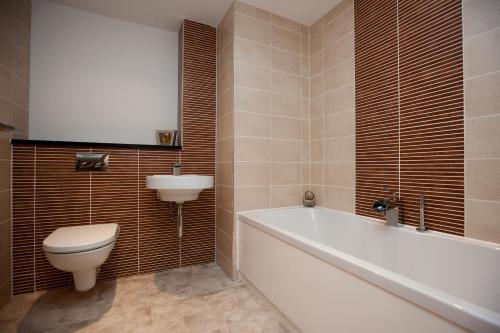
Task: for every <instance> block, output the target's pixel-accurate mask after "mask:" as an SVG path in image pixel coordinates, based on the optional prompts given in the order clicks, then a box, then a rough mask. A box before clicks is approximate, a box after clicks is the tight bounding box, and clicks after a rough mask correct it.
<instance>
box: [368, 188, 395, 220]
mask: <svg viewBox="0 0 500 333" xmlns="http://www.w3.org/2000/svg"><path fill="white" fill-rule="evenodd" d="M383 190H386V191H388V192H389V193H391V198H382V199H378V200H375V201H374V202H373V204H372V209H373V210H374V211H376V212H377V213H382V214H384V217H385V220H386V221H387V225H390V226H393V227H398V226H399V206H400V200H399V198H398V192H395V191H390V190H388V189H387V188H386V187H383Z"/></svg>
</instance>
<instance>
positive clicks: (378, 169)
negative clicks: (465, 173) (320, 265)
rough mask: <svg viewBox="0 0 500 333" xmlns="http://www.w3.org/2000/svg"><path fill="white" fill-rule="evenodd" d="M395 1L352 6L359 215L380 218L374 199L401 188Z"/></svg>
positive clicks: (360, 0)
mask: <svg viewBox="0 0 500 333" xmlns="http://www.w3.org/2000/svg"><path fill="white" fill-rule="evenodd" d="M397 23H398V21H397V1H396V0H393V1H382V2H378V1H377V2H376V1H369V0H356V1H355V2H354V26H355V57H356V58H355V64H356V214H359V215H365V216H372V217H376V218H380V215H379V214H378V213H375V212H373V211H372V209H371V205H372V202H373V200H374V199H376V198H379V197H387V196H388V193H387V191H384V190H382V187H384V186H385V187H387V188H388V189H390V190H392V191H398V190H399V90H398V89H399V87H398V27H397Z"/></svg>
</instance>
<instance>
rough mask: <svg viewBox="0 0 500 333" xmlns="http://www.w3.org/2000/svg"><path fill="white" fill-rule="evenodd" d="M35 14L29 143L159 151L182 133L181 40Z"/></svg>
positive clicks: (77, 17) (122, 25) (38, 5)
mask: <svg viewBox="0 0 500 333" xmlns="http://www.w3.org/2000/svg"><path fill="white" fill-rule="evenodd" d="M32 6H33V9H32V10H33V12H32V30H31V31H32V32H31V59H30V60H31V84H30V108H29V112H30V134H29V137H30V139H40V140H65V141H88V142H108V143H137V144H155V143H156V137H155V130H157V129H177V112H178V111H177V99H178V96H177V90H178V87H177V85H178V78H177V72H178V68H177V64H178V53H177V52H178V34H177V33H175V32H171V31H166V30H161V29H157V28H152V27H148V26H144V25H139V24H135V23H131V22H127V21H122V20H117V19H113V18H110V17H106V16H101V15H96V14H92V13H90V12H85V11H81V10H78V9H73V8H70V7H65V6H61V5H56V4H53V3H50V2H46V1H41V0H34V1H33V5H32Z"/></svg>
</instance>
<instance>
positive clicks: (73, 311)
mask: <svg viewBox="0 0 500 333" xmlns="http://www.w3.org/2000/svg"><path fill="white" fill-rule="evenodd" d="M0 332H2V333H4V332H5V333H7V332H23V333H24V332H61V333H70V332H119V333H126V332H169V333H173V332H186V333H187V332H189V333H195V332H203V333H208V332H214V333H215V332H217V333H225V332H235V333H236V332H238V333H247V332H248V333H253V332H266V333H267V332H269V333H272V332H295V331H294V329H293V328H292V327H291V326H290V325H289V323H288V322H287V320H286V319H284V318H283V317H282V316H281V315H280V314H279V313H278V312H277V311H276V310H275V309H274V308H273V307H272V306H271V305H269V303H268V302H267V301H266V300H264V299H263V298H262V297H261V296H260V295H259V294H257V293H256V292H255V291H253V290H252V289H251V288H249V287H247V286H245V285H244V284H242V283H240V282H234V281H231V280H230V279H228V278H227V277H226V276H225V275H224V273H223V272H222V271H221V270H220V269H219V268H218V267H217V266H216V265H214V264H211V265H205V266H196V267H189V268H182V269H176V270H171V271H167V272H162V273H157V274H151V275H144V276H139V277H132V278H126V279H120V280H118V281H109V282H105V283H101V284H99V285H98V286H96V287H95V288H94V289H92V290H90V291H88V292H85V293H79V292H76V291H74V290H71V289H59V290H53V291H49V292H38V293H33V294H26V295H18V296H15V297H14V299H13V301H12V302H11V303H9V304H7V305H6V306H4V307H3V308H2V310H1V311H0Z"/></svg>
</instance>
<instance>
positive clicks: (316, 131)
mask: <svg viewBox="0 0 500 333" xmlns="http://www.w3.org/2000/svg"><path fill="white" fill-rule="evenodd" d="M323 39H324V30H323V19H322V18H321V19H319V20H318V21H317V22H315V23H314V24H313V25H311V26H310V27H309V59H310V70H309V71H310V81H309V86H310V88H309V94H310V112H309V119H310V120H309V121H310V135H309V139H310V148H311V156H310V168H311V190H312V191H313V192H314V194H315V196H316V204H317V205H321V206H323V205H324V204H325V202H324V198H325V186H324V185H325V183H324V180H325V178H324V175H325V158H324V155H325V154H324V150H325V142H324V122H325V116H324V115H325V113H324V71H325V70H324V63H323V60H324V48H323Z"/></svg>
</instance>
